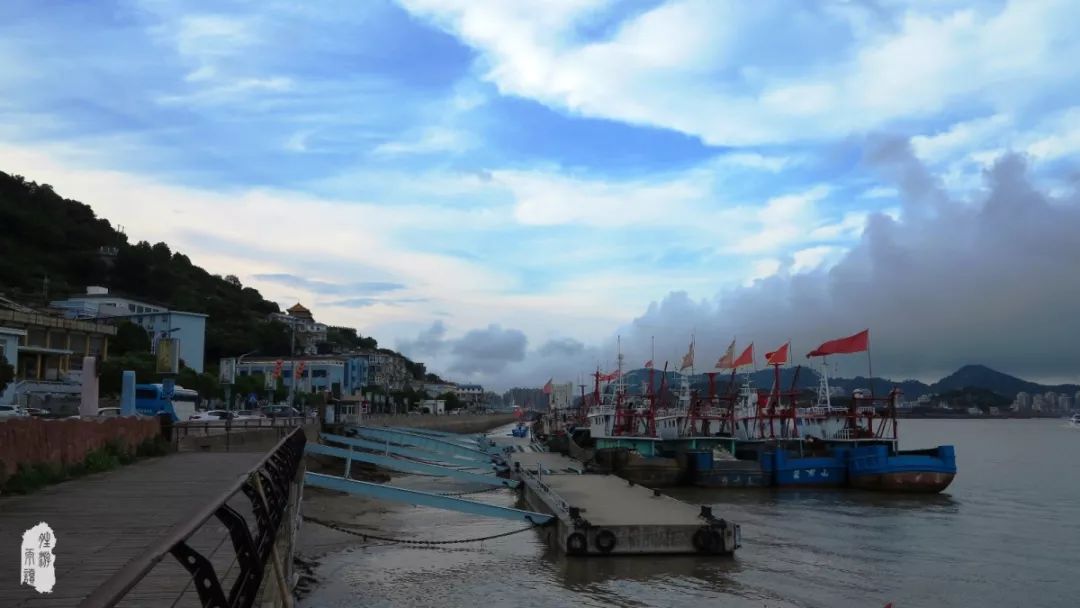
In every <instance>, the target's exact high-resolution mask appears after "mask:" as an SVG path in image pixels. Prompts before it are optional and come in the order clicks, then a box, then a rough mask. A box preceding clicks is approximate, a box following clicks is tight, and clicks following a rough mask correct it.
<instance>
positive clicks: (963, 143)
mask: <svg viewBox="0 0 1080 608" xmlns="http://www.w3.org/2000/svg"><path fill="white" fill-rule="evenodd" d="M1012 131H1013V121H1012V119H1011V118H1010V117H1009V116H1007V115H1005V114H995V115H993V116H988V117H985V118H976V119H973V120H967V121H963V122H958V123H956V124H953V125H952V126H950V127H949V128H948V129H946V130H945V131H942V132H940V133H935V134H933V135H916V136H915V137H912V138H911V146H912V148H914V150H915V154H916V155H918V157H919V158H920V159H922V160H923V161H925V162H928V163H932V164H936V163H940V162H943V161H950V160H955V159H956V158H957V157H959V156H964V155H967V154H969V153H971V151H972V150H978V149H981V148H984V147H986V146H992V147H995V148H996V147H998V146H1000V144H1001V142H1002V140H1003V138H1004V137H1006V136H1007V135H1008V134H1010V133H1011V132H1012Z"/></svg>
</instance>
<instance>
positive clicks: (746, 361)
mask: <svg viewBox="0 0 1080 608" xmlns="http://www.w3.org/2000/svg"><path fill="white" fill-rule="evenodd" d="M753 364H754V343H753V342H751V343H750V346H747V347H746V350H744V351H743V352H742V354H741V355H739V358H738V359H735V361H734V362H733V363H732V364H731V367H736V368H738V367H742V366H744V365H753Z"/></svg>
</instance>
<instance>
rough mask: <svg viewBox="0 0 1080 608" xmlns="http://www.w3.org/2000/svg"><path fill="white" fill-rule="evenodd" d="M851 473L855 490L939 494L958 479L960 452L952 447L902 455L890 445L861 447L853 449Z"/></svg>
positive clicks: (902, 452) (849, 481) (903, 453)
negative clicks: (892, 449)
mask: <svg viewBox="0 0 1080 608" xmlns="http://www.w3.org/2000/svg"><path fill="white" fill-rule="evenodd" d="M848 470H849V474H848V478H849V479H848V483H849V484H850V485H851V487H853V488H861V489H864V490H883V491H893V492H923V493H937V492H941V491H942V490H944V489H945V488H947V487H949V484H951V483H952V480H953V478H955V477H956V452H955V449H954V448H953V446H951V445H943V446H938V447H936V448H933V449H930V450H917V451H898V452H890V451H889V449H888V448H887V447H886V446H867V447H858V448H854V449H852V450H851V456H850V460H849V469H848Z"/></svg>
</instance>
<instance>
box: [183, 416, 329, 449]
mask: <svg viewBox="0 0 1080 608" xmlns="http://www.w3.org/2000/svg"><path fill="white" fill-rule="evenodd" d="M315 421H316V418H306V417H304V416H294V417H278V418H244V419H240V420H236V419H233V420H185V421H182V422H174V423H172V426H171V427H169V426H165V427H163V428H164V429H165V430H166V431H167V433H168V437H169V441H170V442H171V443H172V444H173V446H176V447H179V445H180V442H181V441H183V440H184V439H186V438H188V437H192V438H197V437H213V436H217V435H223V436H224V437H225V446H224V447H225V450H226V451H229V446H230V443H231V437H232V435H236V434H239V433H247V432H250V431H257V430H259V429H263V430H270V429H274V430H277V431H278V432H279V436H281V437H283V436H284V435H285V434H286V433H288V432H289V429H292V428H296V427H298V426H304V425H306V424H309V423H314V422H315Z"/></svg>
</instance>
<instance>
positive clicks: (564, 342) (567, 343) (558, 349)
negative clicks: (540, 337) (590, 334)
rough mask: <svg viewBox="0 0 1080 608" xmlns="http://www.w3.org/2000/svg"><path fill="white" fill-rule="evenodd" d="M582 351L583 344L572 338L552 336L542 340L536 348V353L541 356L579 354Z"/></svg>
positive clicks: (583, 348)
mask: <svg viewBox="0 0 1080 608" xmlns="http://www.w3.org/2000/svg"><path fill="white" fill-rule="evenodd" d="M584 351H585V344H584V343H582V342H581V341H580V340H575V339H573V338H554V339H551V340H548V341H547V342H544V344H542V345H541V346H540V348H538V349H536V352H537V354H539V355H540V356H541V357H552V356H564V357H570V356H574V355H579V354H581V353H582V352H584Z"/></svg>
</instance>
